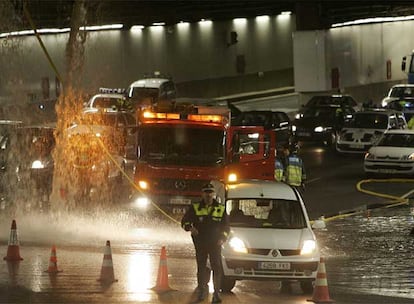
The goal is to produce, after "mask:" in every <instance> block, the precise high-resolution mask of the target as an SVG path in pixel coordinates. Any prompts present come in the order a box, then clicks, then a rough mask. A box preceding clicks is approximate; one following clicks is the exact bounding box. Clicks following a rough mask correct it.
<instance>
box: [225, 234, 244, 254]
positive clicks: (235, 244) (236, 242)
mask: <svg viewBox="0 0 414 304" xmlns="http://www.w3.org/2000/svg"><path fill="white" fill-rule="evenodd" d="M229 245H230V247H231V249H233V250H234V251H235V252H240V253H247V248H246V246H245V245H244V242H243V241H242V240H241V239H239V238H238V237H232V238H231V239H230V240H229Z"/></svg>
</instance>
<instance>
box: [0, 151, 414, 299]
mask: <svg viewBox="0 0 414 304" xmlns="http://www.w3.org/2000/svg"><path fill="white" fill-rule="evenodd" d="M303 151H304V155H303V156H304V159H305V163H306V164H307V171H308V184H307V187H306V191H305V194H304V198H305V202H306V206H307V208H308V211H309V214H310V218H311V219H317V218H318V217H319V216H320V215H325V216H327V217H329V216H330V215H338V214H341V212H342V211H343V210H349V209H353V208H357V207H359V206H368V205H373V204H377V203H380V204H382V203H384V202H385V201H386V200H384V199H383V198H379V197H375V196H371V195H366V194H364V193H361V192H358V191H357V190H356V188H355V185H356V183H357V182H358V181H360V180H361V179H363V178H365V177H364V174H363V172H362V157H361V156H341V155H337V154H335V153H332V151H329V150H328V149H324V148H315V147H312V146H311V147H304V150H303ZM365 187H367V188H369V189H370V190H375V191H379V192H386V193H391V194H393V195H396V196H402V195H404V194H406V193H409V192H410V191H411V190H412V189H413V188H414V184H413V183H401V184H400V183H370V184H367V185H365ZM13 218H15V219H16V221H17V230H18V235H19V240H20V253H21V256H22V257H23V258H24V260H23V261H21V262H19V263H18V264H10V263H7V262H6V261H2V263H0V303H189V302H191V301H192V299H193V290H194V288H195V286H196V275H195V273H196V264H195V258H194V250H193V246H192V243H191V238H190V235H189V234H188V233H185V232H184V231H183V230H181V228H180V227H179V226H178V225H177V224H176V223H171V222H166V220H161V221H160V220H157V219H143V218H142V217H140V216H136V214H135V213H134V212H133V211H131V210H129V211H126V210H124V211H122V212H98V211H94V212H93V213H90V214H83V215H76V214H73V213H71V214H70V215H67V214H66V213H59V214H57V213H51V214H31V215H18V216H16V217H13ZM13 218H12V217H10V216H7V215H0V258H1V257H3V256H5V255H6V252H7V242H8V239H9V234H10V224H11V221H12V219H13ZM413 227H414V220H413V211H412V209H411V207H410V206H402V207H398V208H397V207H395V208H390V209H378V210H376V209H375V210H370V213H369V214H368V213H367V212H361V213H357V214H354V215H352V216H347V215H346V216H344V217H343V218H341V217H339V218H336V219H335V220H332V221H327V222H326V229H322V230H315V233H316V235H317V238H318V241H319V245H320V247H321V251H322V255H323V256H324V257H325V258H326V270H327V276H328V284H329V291H330V295H331V298H332V299H333V300H335V301H336V303H414V290H413V288H414V269H413V268H414V267H412V264H413V263H412V259H413V254H412V252H413V251H414V237H413V236H411V235H410V230H411V228H413ZM107 240H110V241H111V250H112V260H113V269H114V273H115V278H116V279H118V282H115V283H113V284H110V285H102V284H101V283H100V282H98V281H97V279H98V278H99V276H100V271H101V266H102V264H103V250H104V246H105V242H106V241H107ZM53 244H55V245H56V246H57V260H58V263H57V264H58V268H59V269H62V270H63V272H60V273H58V274H57V275H49V274H48V273H46V272H45V270H46V269H47V268H48V264H49V259H50V249H51V246H52V245H53ZM162 246H165V247H166V249H167V257H168V259H167V260H168V263H167V264H168V273H169V278H168V279H169V280H168V281H169V282H168V283H169V285H170V287H171V288H173V289H174V291H171V292H166V293H163V294H157V293H156V292H154V291H153V290H151V288H152V287H154V286H155V284H156V280H157V274H158V271H159V268H160V267H159V264H160V251H161V247H162ZM211 288H212V286H210V289H211ZM311 296H312V295H304V294H302V293H301V291H300V289H299V286H298V284H295V283H293V284H292V290H291V293H284V292H281V290H280V284H279V283H278V282H269V281H265V282H250V281H240V282H237V284H236V287H235V288H234V289H233V293H230V294H223V296H222V298H223V303H269V304H270V303H284V304H296V303H309V302H307V299H309V298H311ZM209 299H211V296H210V298H209ZM207 302H208V301H205V303H207Z"/></svg>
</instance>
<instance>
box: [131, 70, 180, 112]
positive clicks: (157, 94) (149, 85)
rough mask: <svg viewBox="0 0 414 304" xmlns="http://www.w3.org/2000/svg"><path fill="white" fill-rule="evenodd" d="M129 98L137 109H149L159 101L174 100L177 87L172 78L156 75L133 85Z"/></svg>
mask: <svg viewBox="0 0 414 304" xmlns="http://www.w3.org/2000/svg"><path fill="white" fill-rule="evenodd" d="M127 98H129V100H130V101H131V103H132V104H133V105H134V106H135V107H136V108H142V107H147V106H151V105H154V104H156V103H157V102H159V101H171V100H174V99H175V98H176V87H175V84H174V82H173V81H172V80H171V79H170V78H168V77H167V76H161V75H160V74H158V73H155V74H154V75H153V76H149V77H144V78H142V79H139V80H137V81H134V82H133V83H131V84H130V85H129V87H128V89H127Z"/></svg>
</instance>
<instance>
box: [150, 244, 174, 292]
mask: <svg viewBox="0 0 414 304" xmlns="http://www.w3.org/2000/svg"><path fill="white" fill-rule="evenodd" d="M151 289H152V290H155V291H156V292H167V291H171V290H174V289H172V288H171V287H170V285H169V284H168V267H167V251H166V249H165V246H162V248H161V257H160V264H159V267H158V275H157V285H155V286H154V287H152V288H151Z"/></svg>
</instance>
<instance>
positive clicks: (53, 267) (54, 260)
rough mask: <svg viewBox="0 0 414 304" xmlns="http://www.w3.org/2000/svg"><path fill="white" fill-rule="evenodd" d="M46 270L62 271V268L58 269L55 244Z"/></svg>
mask: <svg viewBox="0 0 414 304" xmlns="http://www.w3.org/2000/svg"><path fill="white" fill-rule="evenodd" d="M45 272H48V273H58V272H62V270H58V267H57V257H56V246H55V245H53V246H52V249H51V250H50V259H49V267H48V268H47V270H46V271H45Z"/></svg>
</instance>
